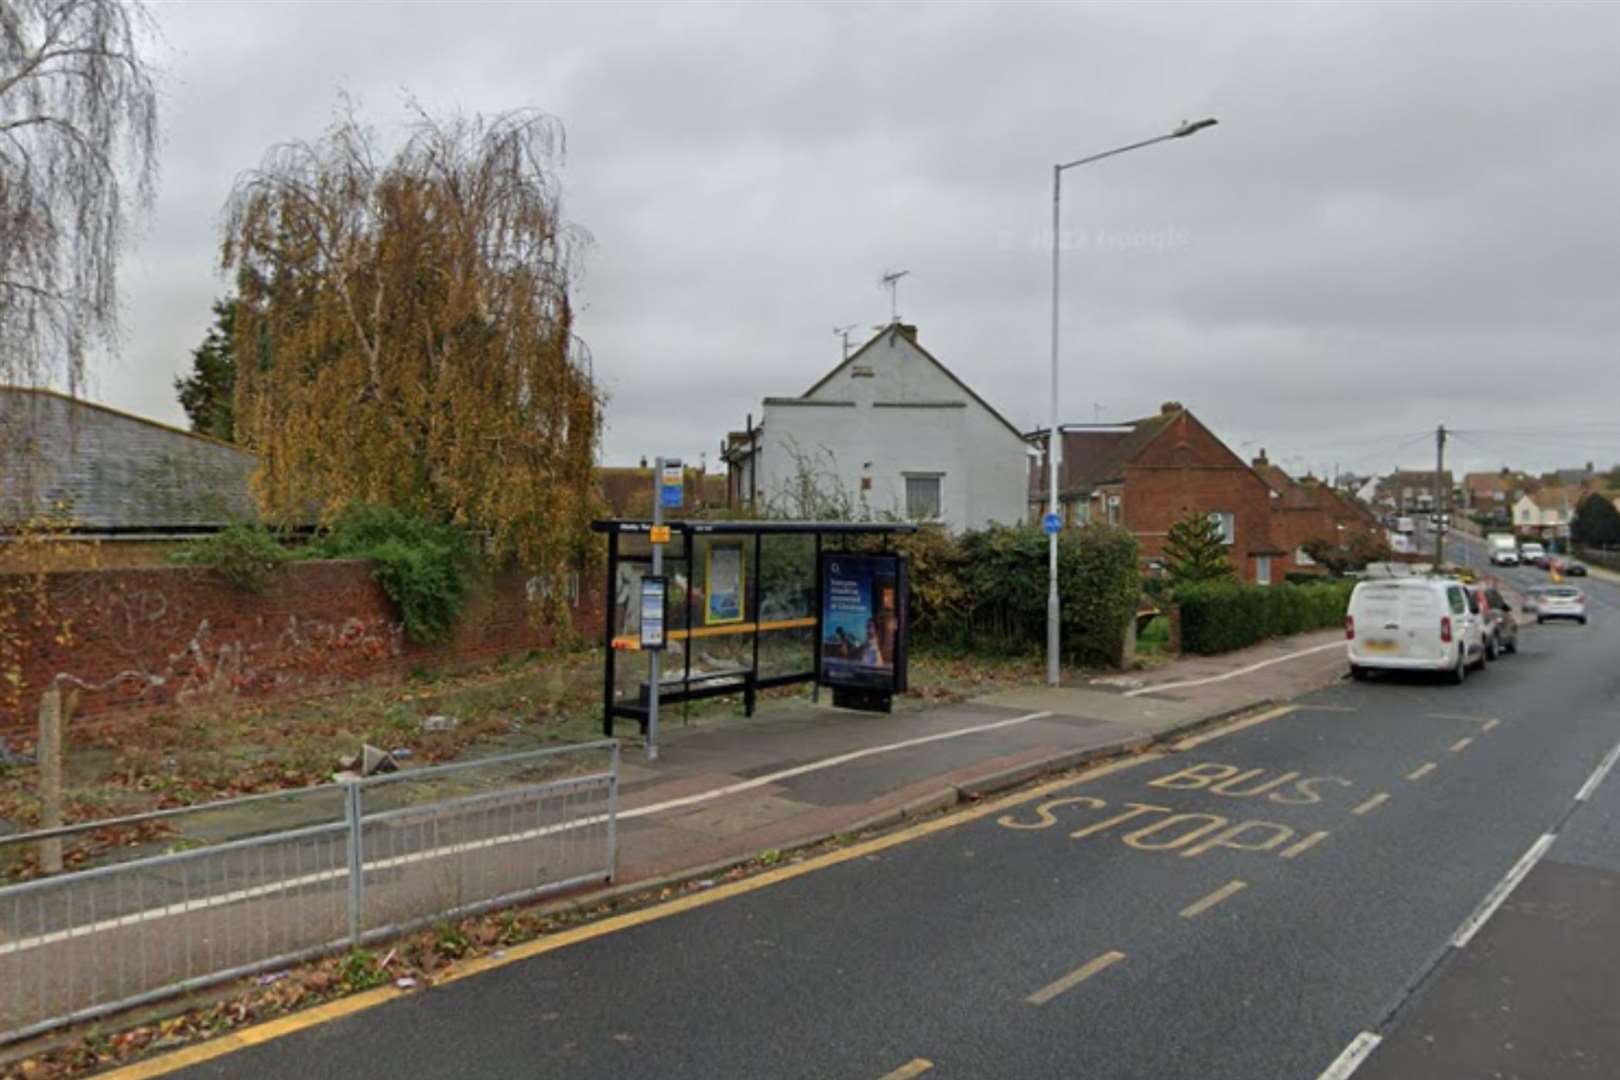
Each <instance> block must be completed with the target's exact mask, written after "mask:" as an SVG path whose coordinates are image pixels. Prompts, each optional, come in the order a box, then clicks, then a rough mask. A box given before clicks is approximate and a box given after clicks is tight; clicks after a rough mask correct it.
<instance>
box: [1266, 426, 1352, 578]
mask: <svg viewBox="0 0 1620 1080" xmlns="http://www.w3.org/2000/svg"><path fill="white" fill-rule="evenodd" d="M1251 467H1252V468H1253V469H1254V471H1255V473H1256V474H1257V475H1258V476H1259V477H1260V478H1261V479H1262V480H1263V481H1265V484H1266V486H1267V487H1268V488H1270V489H1271V491H1272V492H1273V493H1274V495H1275V496H1276V497H1275V498H1273V499H1272V502H1271V513H1272V523H1271V539H1272V542H1273V543H1275V544H1276V545H1277V546H1278V547H1280V548H1282V549H1283V550H1284V551H1285V552H1287V559H1286V565H1287V567H1288V569H1289V570H1303V571H1311V570H1314V569H1316V563H1315V561H1314V560H1313V559H1311V557H1310V556H1309V555H1308V554H1307V553H1306V552H1305V545H1307V544H1309V543H1310V542H1311V541H1313V540H1326V541H1329V542H1331V543H1333V544H1335V545H1338V544H1343V543H1348V542H1349V540H1350V539H1351V537H1352V536H1353V535H1354V534H1356V533H1362V534H1365V535H1368V536H1377V535H1378V534H1379V532H1380V531H1381V530H1380V529H1379V525H1378V519H1377V518H1375V517H1374V516H1373V515H1372V513H1371V512H1370V511H1369V510H1367V509H1366V508H1365V507H1363V506H1362V505H1361V504H1359V503H1357V502H1356V501H1355V500H1353V499H1350V498H1348V497H1346V496H1345V495H1343V494H1341V493H1340V492H1338V491H1335V490H1334V489H1333V488H1332V487H1331V486H1330V485H1328V484H1325V483H1323V482H1322V481H1320V480H1318V479H1316V478H1314V477H1306V478H1304V479H1303V480H1295V479H1294V478H1293V477H1291V476H1289V475H1288V474H1287V473H1286V472H1284V471H1283V470H1282V469H1281V468H1279V467H1278V466H1277V465H1275V464H1273V463H1272V462H1271V461H1269V460H1268V459H1267V458H1266V452H1265V451H1264V450H1261V451H1260V456H1259V457H1257V458H1255V459H1254V461H1253V463H1252V466H1251Z"/></svg>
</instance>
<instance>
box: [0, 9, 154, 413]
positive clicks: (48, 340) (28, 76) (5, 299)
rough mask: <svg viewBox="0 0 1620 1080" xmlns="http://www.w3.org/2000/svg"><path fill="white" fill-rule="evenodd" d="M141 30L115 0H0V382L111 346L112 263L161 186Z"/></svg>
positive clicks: (131, 12)
mask: <svg viewBox="0 0 1620 1080" xmlns="http://www.w3.org/2000/svg"><path fill="white" fill-rule="evenodd" d="M148 36H149V27H148V25H147V21H146V19H145V17H144V15H143V14H142V12H141V9H140V7H139V6H138V5H134V4H130V3H125V2H122V0H0V382H15V383H25V384H37V383H42V382H46V381H50V380H52V379H53V378H62V379H64V380H65V382H66V384H67V386H68V388H69V390H72V391H75V392H76V391H77V390H78V388H79V385H80V382H81V380H82V378H83V374H84V359H85V354H86V352H87V351H88V350H89V348H90V347H91V345H92V344H94V343H95V342H96V341H98V340H99V341H102V342H104V343H106V344H112V343H113V342H114V341H115V339H116V333H117V316H118V289H117V281H118V261H119V254H120V252H121V251H122V249H123V244H124V241H125V239H126V236H127V234H128V231H129V225H130V221H131V219H132V217H133V215H134V214H135V213H136V212H137V211H139V210H141V209H143V208H145V207H146V206H149V205H150V203H151V200H152V194H153V186H154V182H155V178H156V174H157V142H158V134H157V92H156V89H155V87H154V85H153V81H152V74H151V70H150V68H149V67H148V66H147V65H146V63H145V62H144V60H143V59H142V58H141V53H140V48H141V46H142V45H143V44H144V41H145V39H146V38H147V37H148Z"/></svg>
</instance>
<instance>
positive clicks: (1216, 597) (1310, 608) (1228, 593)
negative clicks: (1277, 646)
mask: <svg viewBox="0 0 1620 1080" xmlns="http://www.w3.org/2000/svg"><path fill="white" fill-rule="evenodd" d="M1355 584H1356V583H1355V582H1354V581H1333V582H1325V583H1323V584H1319V585H1241V584H1238V583H1237V582H1209V583H1205V584H1201V585H1189V586H1187V587H1185V588H1183V589H1180V590H1178V591H1177V594H1176V600H1177V603H1178V604H1179V605H1180V607H1181V648H1182V651H1183V652H1189V653H1198V654H1200V655H1204V656H1209V655H1213V654H1215V653H1224V652H1231V651H1232V650H1233V649H1242V648H1245V647H1246V646H1249V645H1253V644H1256V643H1257V642H1261V641H1264V640H1266V639H1267V638H1273V637H1283V636H1286V635H1288V634H1300V633H1304V632H1305V631H1308V630H1326V629H1329V628H1332V627H1338V626H1343V625H1344V615H1345V611H1346V609H1348V608H1349V606H1350V593H1351V591H1352V590H1353V589H1354V588H1355Z"/></svg>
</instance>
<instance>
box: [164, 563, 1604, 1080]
mask: <svg viewBox="0 0 1620 1080" xmlns="http://www.w3.org/2000/svg"><path fill="white" fill-rule="evenodd" d="M1510 573H1511V574H1512V576H1514V577H1515V578H1516V579H1517V578H1521V577H1522V578H1523V583H1525V584H1528V583H1530V582H1532V581H1534V580H1536V575H1535V573H1534V572H1532V571H1522V572H1510ZM1585 587H1586V590H1587V592H1588V593H1589V594H1590V595H1591V597H1592V620H1591V624H1590V625H1588V626H1585V627H1581V626H1575V625H1552V626H1546V627H1537V626H1534V625H1531V626H1529V627H1527V628H1525V629H1524V631H1523V633H1522V634H1521V639H1520V642H1521V644H1520V653H1519V655H1517V656H1510V657H1506V658H1504V659H1502V660H1500V661H1498V662H1497V663H1494V664H1492V665H1491V666H1490V669H1489V670H1488V671H1486V672H1485V673H1483V674H1479V675H1475V676H1472V677H1470V678H1469V679H1468V680H1467V682H1466V683H1465V684H1464V685H1462V686H1450V685H1445V684H1444V683H1442V682H1440V681H1438V680H1430V679H1424V678H1415V677H1386V678H1378V679H1375V680H1373V681H1370V682H1367V683H1351V682H1348V681H1346V682H1344V683H1341V684H1339V685H1336V686H1334V687H1331V688H1329V689H1327V690H1324V691H1321V692H1319V693H1316V694H1313V695H1310V696H1309V697H1307V698H1305V699H1303V700H1302V701H1300V702H1299V703H1298V705H1299V708H1297V709H1296V710H1295V711H1293V712H1290V713H1288V714H1287V715H1282V716H1278V717H1275V718H1273V719H1270V720H1268V721H1266V722H1264V723H1258V724H1254V725H1251V726H1248V727H1245V728H1243V729H1241V730H1236V731H1232V732H1230V733H1228V734H1225V735H1223V736H1221V737H1219V738H1215V739H1212V740H1210V741H1206V742H1203V743H1200V744H1198V745H1196V746H1192V747H1189V748H1187V749H1184V750H1181V751H1179V752H1174V753H1167V754H1163V755H1158V756H1149V757H1146V758H1143V759H1141V760H1139V761H1138V762H1137V763H1136V764H1134V765H1132V766H1130V767H1128V768H1122V769H1119V770H1117V771H1113V772H1111V773H1108V774H1106V775H1102V776H1098V777H1095V778H1092V779H1089V780H1083V781H1080V782H1077V783H1075V784H1073V785H1072V786H1069V787H1067V788H1064V789H1061V790H1045V791H1043V792H1041V793H1040V794H1039V795H1037V796H1034V797H1031V798H1029V799H1027V800H1026V801H1024V802H1022V803H1021V804H1019V805H1016V806H1009V807H1005V808H1003V809H1002V810H1000V811H998V812H997V813H994V814H990V815H988V816H982V817H978V818H976V819H970V820H965V821H963V822H962V823H960V824H957V825H955V826H953V827H949V828H943V829H938V830H936V831H933V832H929V833H927V834H925V835H921V836H919V837H917V838H916V839H912V840H909V841H907V842H905V843H900V844H895V845H893V846H889V847H886V848H883V849H881V850H876V851H873V852H871V853H870V854H867V855H863V856H861V857H858V858H854V859H849V860H846V861H843V862H840V863H837V864H835V865H830V866H827V867H825V868H823V869H817V870H814V871H812V872H809V873H804V874H801V875H799V876H796V877H792V878H790V879H787V880H783V881H780V882H778V883H776V884H772V885H769V886H768V887H765V888H761V889H757V890H755V891H752V892H748V893H745V894H743V895H738V896H733V897H730V898H726V899H719V900H717V901H716V902H714V903H711V904H707V905H704V906H699V907H695V908H692V909H690V910H685V911H682V912H680V913H678V914H674V915H671V916H669V917H666V918H660V919H656V920H653V921H648V922H645V923H642V924H639V925H634V926H631V927H628V928H626V929H623V930H619V931H617V932H613V933H609V934H605V935H602V936H599V937H595V938H593V939H590V940H586V941H582V942H580V943H578V944H573V945H569V946H567V947H564V948H559V949H556V950H554V951H551V952H547V953H544V954H541V955H538V956H534V957H531V958H529V959H526V960H522V961H519V962H516V963H512V964H509V965H507V966H504V967H500V968H497V969H495V970H492V971H488V972H485V973H483V974H479V975H476V976H474V977H471V978H466V979H463V980H460V981H458V982H455V983H451V984H449V985H446V986H442V987H437V988H434V989H432V990H430V991H428V992H426V993H421V994H414V995H410V996H407V997H404V998H401V999H399V1000H397V1001H394V1002H391V1003H388V1004H386V1005H383V1006H380V1007H377V1008H374V1009H371V1010H368V1011H365V1012H361V1013H357V1014H354V1015H350V1016H348V1017H346V1018H344V1019H341V1020H337V1021H334V1022H331V1023H327V1024H323V1025H320V1026H317V1027H311V1028H307V1029H305V1030H301V1031H298V1032H296V1033H294V1034H290V1035H287V1036H285V1037H283V1038H279V1039H276V1040H274V1041H272V1042H267V1043H262V1044H259V1045H255V1046H250V1047H248V1048H246V1049H243V1050H240V1051H238V1052H235V1053H232V1054H229V1055H227V1056H224V1057H221V1058H217V1059H215V1060H213V1061H211V1062H208V1063H206V1064H203V1065H199V1066H196V1067H194V1068H192V1069H190V1070H188V1071H186V1072H184V1073H182V1074H181V1075H184V1076H187V1077H195V1078H200V1077H256V1078H257V1077H267V1078H278V1077H285V1078H298V1080H309V1078H313V1077H339V1076H341V1077H357V1076H398V1077H447V1078H448V1077H485V1076H487V1077H515V1076H526V1077H533V1076H569V1077H600V1078H604V1080H607V1078H612V1080H620V1078H624V1077H659V1078H671V1080H675V1078H692V1080H697V1078H705V1080H707V1078H713V1077H848V1078H870V1080H878V1078H880V1077H890V1076H892V1077H915V1076H923V1075H926V1076H927V1077H928V1078H929V1080H935V1078H951V1077H1037V1076H1045V1077H1084V1078H1087V1080H1104V1078H1131V1080H1142V1078H1153V1080H1173V1078H1180V1077H1185V1078H1189V1080H1190V1078H1195V1077H1196V1078H1199V1080H1207V1078H1218V1077H1228V1078H1233V1080H1263V1078H1268V1077H1278V1078H1296V1077H1303V1078H1306V1080H1311V1078H1316V1077H1320V1076H1323V1075H1324V1074H1327V1075H1334V1073H1333V1072H1332V1071H1331V1070H1338V1073H1337V1075H1340V1076H1342V1075H1348V1070H1349V1068H1350V1065H1351V1064H1352V1063H1353V1059H1354V1058H1357V1057H1359V1056H1361V1055H1359V1054H1355V1053H1352V1054H1351V1055H1349V1057H1348V1058H1347V1057H1346V1056H1345V1052H1346V1049H1347V1048H1348V1047H1351V1046H1353V1045H1356V1044H1357V1043H1358V1040H1359V1042H1360V1043H1361V1045H1362V1046H1363V1048H1368V1047H1374V1046H1376V1049H1373V1051H1372V1053H1371V1056H1370V1057H1369V1058H1368V1060H1367V1061H1366V1062H1365V1063H1364V1064H1363V1066H1362V1069H1361V1071H1360V1072H1359V1073H1358V1075H1359V1076H1379V1077H1394V1076H1402V1077H1415V1076H1424V1077H1427V1076H1448V1075H1457V1076H1464V1075H1467V1076H1490V1075H1497V1074H1500V1075H1509V1076H1511V1075H1519V1076H1538V1077H1539V1076H1546V1077H1555V1076H1565V1075H1571V1076H1573V1075H1593V1076H1600V1075H1601V1076H1615V1075H1620V1046H1617V1038H1616V1036H1615V1035H1614V1034H1613V1033H1601V1034H1592V1035H1590V1037H1586V1038H1584V1039H1583V1041H1582V1043H1581V1045H1580V1046H1578V1047H1575V1048H1574V1049H1576V1050H1578V1051H1579V1056H1571V1055H1569V1054H1567V1053H1565V1050H1566V1049H1568V1047H1567V1045H1566V1044H1567V1043H1568V1040H1569V1038H1570V1037H1571V1033H1572V1032H1576V1031H1579V1032H1590V1031H1591V1030H1592V1027H1593V1024H1594V1023H1595V1021H1594V1020H1593V1018H1594V1017H1598V1018H1601V1017H1604V1016H1607V1017H1608V1018H1609V1022H1608V1026H1609V1027H1615V1026H1616V1025H1615V1024H1613V1022H1612V1021H1613V1019H1614V1017H1613V1011H1614V1003H1615V1002H1616V1001H1617V1000H1620V996H1617V995H1616V993H1615V991H1616V989H1617V986H1620V975H1613V974H1611V973H1612V972H1615V971H1620V965H1616V964H1615V963H1614V961H1615V960H1616V959H1620V956H1616V946H1615V944H1614V940H1613V939H1614V935H1613V933H1612V932H1611V931H1613V930H1615V929H1617V928H1616V927H1615V925H1614V924H1615V923H1616V921H1617V919H1616V916H1615V914H1614V912H1615V909H1616V904H1615V901H1614V899H1612V898H1614V897H1616V896H1620V859H1617V852H1620V838H1617V837H1616V833H1615V831H1614V829H1613V826H1614V824H1615V823H1616V821H1617V820H1620V791H1617V790H1616V789H1617V788H1620V778H1615V777H1611V778H1609V779H1608V780H1606V781H1605V782H1603V783H1600V784H1598V785H1597V786H1596V787H1593V786H1592V779H1593V775H1594V770H1596V769H1598V767H1599V766H1600V763H1602V762H1603V761H1604V759H1605V758H1606V756H1608V755H1610V752H1611V751H1612V750H1614V748H1615V747H1616V744H1617V742H1620V700H1617V690H1620V665H1616V664H1615V662H1614V657H1615V651H1616V645H1617V643H1620V589H1616V588H1615V587H1613V586H1610V585H1607V584H1605V583H1601V582H1598V581H1592V582H1590V583H1589V584H1587V585H1586V586H1585ZM1610 760H1612V758H1611V759H1610ZM1617 771H1620V770H1617ZM1583 789H1585V793H1586V795H1587V796H1588V799H1587V800H1586V801H1582V802H1579V803H1578V802H1577V801H1576V796H1577V794H1579V793H1581V792H1582V791H1583ZM1550 834H1555V835H1556V836H1557V839H1556V842H1554V843H1553V844H1552V845H1551V847H1550V848H1547V850H1548V851H1550V852H1551V854H1549V855H1548V859H1547V860H1546V861H1544V862H1542V863H1541V864H1539V865H1538V866H1537V867H1536V869H1535V870H1533V871H1531V875H1530V877H1529V878H1528V879H1527V880H1526V881H1525V882H1524V884H1523V885H1521V886H1520V889H1521V890H1525V891H1522V892H1518V891H1516V892H1515V893H1514V894H1513V897H1510V898H1509V901H1508V903H1507V904H1505V905H1504V906H1503V907H1502V908H1501V909H1500V910H1499V911H1497V912H1496V914H1495V915H1494V917H1492V918H1491V919H1490V920H1489V921H1487V922H1485V923H1484V924H1483V929H1478V932H1477V935H1475V934H1469V935H1468V937H1467V939H1466V943H1465V944H1464V945H1462V946H1461V947H1458V945H1457V939H1458V938H1459V936H1461V934H1462V933H1463V932H1465V931H1466V928H1467V927H1468V926H1470V925H1473V924H1476V923H1478V919H1477V914H1478V913H1479V912H1481V910H1482V909H1489V908H1490V906H1491V905H1490V900H1491V898H1492V897H1493V895H1497V894H1500V892H1501V884H1502V882H1503V880H1504V877H1505V876H1506V875H1508V874H1509V872H1510V871H1511V870H1512V869H1513V868H1514V867H1515V865H1516V864H1521V862H1522V860H1524V859H1525V857H1526V853H1527V852H1530V851H1532V849H1533V848H1535V847H1537V846H1538V842H1539V841H1542V838H1544V837H1546V836H1548V835H1550ZM1564 867H1568V868H1569V869H1568V870H1567V871H1566V870H1564V869H1563V868H1564ZM1549 875H1550V876H1549ZM1493 891H1494V892H1493ZM1605 904H1606V905H1607V907H1606V908H1605V906H1604V905H1605ZM1538 905H1539V906H1538ZM1547 905H1554V906H1556V905H1564V907H1563V908H1562V909H1560V910H1564V911H1571V912H1586V913H1587V914H1586V916H1585V917H1584V918H1579V919H1575V920H1574V924H1578V925H1577V926H1575V929H1574V930H1571V929H1570V926H1571V925H1574V924H1571V923H1569V922H1568V920H1565V922H1564V923H1559V924H1558V925H1559V927H1560V928H1559V929H1558V935H1561V936H1558V935H1555V938H1556V942H1557V943H1559V944H1560V945H1561V946H1562V948H1563V952H1561V953H1559V954H1558V955H1560V956H1563V957H1565V959H1566V960H1567V962H1568V964H1569V965H1570V967H1569V968H1568V970H1569V971H1574V970H1575V968H1579V969H1580V972H1579V974H1580V976H1581V978H1582V979H1584V981H1578V983H1577V984H1576V985H1573V986H1572V985H1571V984H1570V982H1569V981H1568V980H1567V979H1558V980H1551V979H1549V978H1546V977H1542V978H1537V977H1536V973H1535V968H1536V966H1537V965H1536V964H1535V963H1534V962H1533V957H1534V956H1537V955H1546V953H1545V951H1544V949H1543V945H1545V943H1546V940H1547V939H1546V938H1545V937H1544V936H1543V937H1541V938H1537V937H1535V936H1534V935H1535V934H1536V933H1538V932H1540V931H1542V930H1544V929H1545V925H1544V924H1546V923H1547V922H1548V919H1547V918H1546V917H1545V916H1546V913H1547V910H1548V908H1547ZM1604 911H1606V912H1607V914H1603V912H1604ZM1538 918H1540V922H1539V923H1538V922H1537V919H1538ZM1605 919H1606V920H1607V922H1604V920H1605ZM1527 926H1528V929H1526V927H1527ZM1577 931H1578V933H1577ZM1526 934H1529V935H1531V936H1530V937H1526V936H1525V935H1526ZM1504 935H1507V938H1508V940H1505V941H1504V940H1503V936H1504ZM1538 941H1540V942H1542V945H1538V944H1537V942H1538ZM1482 950H1484V951H1482ZM1526 969H1528V970H1526ZM1560 970H1562V969H1560ZM1504 978H1508V979H1509V980H1510V981H1511V982H1512V983H1513V994H1512V995H1511V996H1510V997H1511V1000H1508V1001H1506V1004H1508V1006H1509V1007H1510V1008H1512V1009H1515V1010H1520V1012H1515V1013H1513V1014H1512V1016H1513V1017H1514V1018H1515V1019H1516V1020H1519V1021H1520V1022H1522V1023H1523V1025H1524V1026H1525V1031H1524V1033H1523V1034H1516V1039H1517V1041H1515V1039H1509V1038H1494V1040H1492V1039H1487V1040H1486V1043H1487V1045H1484V1046H1483V1047H1482V1048H1477V1049H1476V1050H1474V1051H1470V1053H1473V1056H1472V1057H1466V1058H1465V1057H1463V1056H1460V1055H1462V1054H1463V1052H1464V1049H1463V1048H1459V1046H1458V1043H1459V1042H1462V1041H1467V1040H1469V1039H1473V1040H1474V1041H1478V1037H1479V1036H1480V1033H1481V1032H1485V1033H1487V1034H1489V1035H1493V1036H1495V1035H1500V1034H1501V1032H1502V1031H1503V1030H1504V1028H1503V1026H1502V1020H1501V1017H1502V1015H1504V1014H1501V1013H1497V1014H1496V1015H1494V1016H1493V1015H1491V1010H1493V1009H1498V1008H1500V1006H1501V1005H1502V1004H1503V1003H1504V1001H1503V999H1502V995H1501V994H1500V993H1495V994H1494V996H1493V992H1494V990H1496V989H1498V988H1499V987H1500V985H1501V981H1502V979H1504ZM1549 995H1556V996H1549ZM1521 1013H1522V1018H1521ZM1538 1018H1539V1019H1538ZM1559 1023H1561V1024H1563V1028H1562V1029H1560V1028H1559V1027H1558V1024H1559ZM1364 1033H1365V1034H1364ZM1379 1039H1381V1040H1382V1043H1381V1044H1380V1043H1378V1042H1377V1040H1379ZM1503 1043H1510V1044H1511V1045H1509V1046H1505V1047H1504V1046H1503V1045H1502V1044H1503ZM1526 1047H1528V1049H1526ZM1515 1055H1516V1056H1515ZM1510 1058H1511V1060H1509V1059H1510ZM1335 1063H1337V1064H1335ZM1582 1069H1593V1070H1595V1071H1590V1072H1583V1071H1580V1070H1582Z"/></svg>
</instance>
